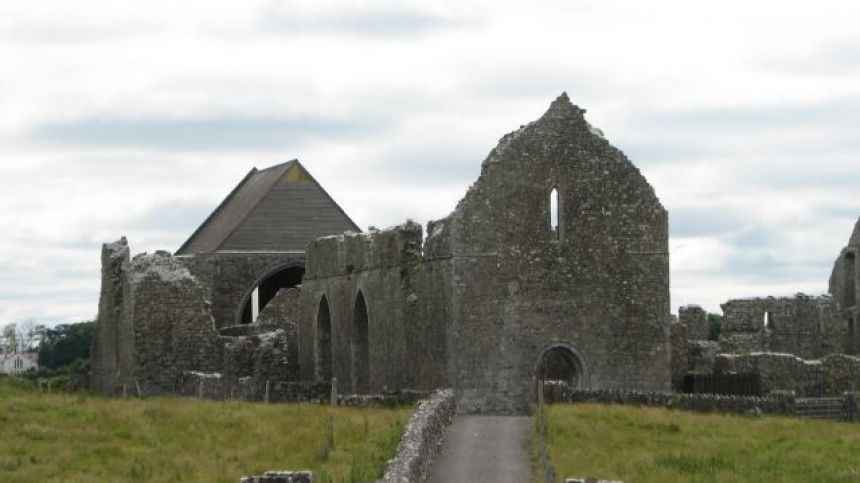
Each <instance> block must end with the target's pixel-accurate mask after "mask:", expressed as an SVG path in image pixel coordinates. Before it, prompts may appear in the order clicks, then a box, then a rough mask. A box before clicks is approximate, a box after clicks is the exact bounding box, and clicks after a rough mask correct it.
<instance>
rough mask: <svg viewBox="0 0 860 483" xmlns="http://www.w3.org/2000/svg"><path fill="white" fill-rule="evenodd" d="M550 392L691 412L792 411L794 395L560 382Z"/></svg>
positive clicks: (559, 398) (562, 397)
mask: <svg viewBox="0 0 860 483" xmlns="http://www.w3.org/2000/svg"><path fill="white" fill-rule="evenodd" d="M557 391H558V392H557V393H554V394H553V400H554V401H555V402H572V403H577V402H587V403H608V404H625V405H633V406H657V407H664V408H669V409H682V410H685V411H694V412H716V413H728V414H793V413H794V397H793V396H790V395H785V394H781V395H771V396H764V397H759V396H734V395H733V396H724V395H719V394H680V393H672V392H658V391H636V390H623V389H570V388H564V387H563V386H560V387H558V388H557Z"/></svg>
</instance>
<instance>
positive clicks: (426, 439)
mask: <svg viewBox="0 0 860 483" xmlns="http://www.w3.org/2000/svg"><path fill="white" fill-rule="evenodd" d="M455 412H456V401H455V399H454V391H453V390H451V389H443V390H438V391H436V392H434V393H433V394H432V395H431V396H430V398H429V399H427V400H425V401H422V402H421V403H419V405H418V409H416V410H415V412H414V413H413V414H412V417H411V418H409V422H408V423H406V427H405V428H404V430H403V436H401V438H400V443H399V444H398V445H397V453H396V455H395V456H394V458H393V459H391V460H389V461H388V464H387V465H386V467H385V475H384V476H383V477H382V479H381V480H378V482H380V483H419V482H422V481H424V480H425V479H426V478H427V471H428V470H429V469H430V463H431V462H432V460H433V457H434V456H435V455H436V454H437V453H438V451H439V447H440V446H441V444H442V437H443V436H444V435H445V430H446V429H447V427H448V426H449V425H450V424H451V420H452V419H453V417H454V413H455Z"/></svg>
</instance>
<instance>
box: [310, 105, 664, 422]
mask: <svg viewBox="0 0 860 483" xmlns="http://www.w3.org/2000/svg"><path fill="white" fill-rule="evenodd" d="M583 113H584V111H582V110H581V109H579V108H577V107H575V106H573V105H572V104H570V101H569V100H568V99H567V97H566V96H564V95H563V96H562V97H560V98H559V99H557V100H556V101H555V102H554V103H553V104H552V106H551V107H550V109H549V111H547V113H546V114H545V115H544V116H543V117H542V118H541V119H539V120H538V121H535V122H534V123H531V124H529V125H528V126H525V127H523V128H522V129H520V130H518V131H516V132H514V133H511V134H509V135H507V136H505V137H504V138H503V139H502V141H501V142H500V144H499V146H497V147H496V148H495V149H494V150H493V151H492V152H491V153H490V156H489V157H488V158H487V159H486V160H485V161H484V164H483V166H482V172H481V176H480V178H479V179H478V181H477V182H476V183H475V184H474V185H473V186H472V187H471V188H470V189H469V191H468V193H467V194H466V196H465V198H463V200H461V201H460V203H459V204H458V205H457V207H456V209H455V211H454V212H453V213H452V214H451V215H449V216H448V217H447V218H444V219H442V220H437V221H434V222H431V223H429V224H428V233H427V239H426V242H425V243H424V244H423V246H422V233H421V227H420V226H418V225H415V224H412V223H407V224H406V225H403V226H400V227H396V228H394V229H391V230H385V231H379V232H371V233H367V234H345V235H342V236H335V237H326V238H322V239H319V240H316V241H314V242H312V243H310V244H309V246H308V257H307V267H306V268H307V271H306V273H305V279H304V281H303V284H302V294H301V301H300V307H301V310H302V315H301V320H302V321H301V322H300V326H299V340H300V344H299V346H300V366H301V367H302V377H303V378H305V379H308V378H312V377H319V376H320V373H321V367H323V366H324V364H321V363H320V358H321V357H322V358H323V359H327V357H329V356H328V354H325V356H322V355H321V354H322V353H323V352H324V351H325V345H326V344H325V343H321V342H320V340H322V339H321V337H322V336H321V335H320V334H324V333H325V330H322V329H319V322H318V321H317V319H318V317H319V315H318V314H320V309H319V307H320V306H321V304H323V303H325V304H327V306H328V309H329V313H330V319H331V327H332V351H331V352H332V355H331V358H332V364H331V366H332V368H333V375H334V376H335V377H336V378H337V380H338V385H339V387H343V388H345V389H344V390H349V389H352V390H355V389H356V385H355V384H353V378H354V377H355V370H354V369H355V367H358V366H359V365H360V364H361V362H360V361H358V362H355V360H356V359H355V356H354V355H353V354H354V353H355V351H354V346H355V344H354V342H353V340H352V339H353V338H354V337H353V334H354V333H357V332H356V329H355V327H356V324H354V319H355V317H356V315H355V308H356V299H357V298H358V295H359V293H360V294H361V296H362V297H363V299H364V300H365V301H366V304H367V310H368V314H369V332H370V338H369V344H370V346H371V347H370V362H369V365H370V387H369V388H368V390H369V391H371V392H379V391H381V390H385V389H397V388H403V387H413V388H419V389H420V388H432V387H438V386H441V385H448V384H450V385H453V387H454V389H455V392H456V394H457V397H458V407H459V408H460V409H461V410H463V411H466V412H479V411H488V412H523V411H526V410H528V409H529V406H530V404H531V402H532V400H533V395H534V389H535V384H536V376H537V368H538V367H539V365H540V363H541V358H542V356H543V355H544V354H546V353H547V351H549V350H550V349H553V350H557V349H559V348H563V350H565V351H568V353H569V354H570V356H571V357H573V358H575V359H576V360H577V366H578V368H579V370H580V371H581V372H582V374H580V380H581V381H582V383H583V384H585V385H589V386H594V387H633V388H650V389H668V388H669V386H670V381H671V374H670V359H671V354H670V341H669V320H670V316H669V267H668V228H667V215H666V211H665V210H664V209H663V207H662V206H661V205H660V202H659V200H658V199H657V197H656V195H655V194H654V191H653V189H652V188H651V186H650V185H648V183H647V182H646V181H645V179H644V178H643V177H642V175H641V174H640V173H639V171H638V170H637V169H636V168H635V167H634V166H633V165H632V164H631V163H630V162H629V161H628V160H627V159H626V158H625V157H624V155H623V154H622V153H621V152H620V151H618V150H617V149H615V148H613V147H612V146H610V145H609V143H608V142H606V140H604V139H603V138H602V137H601V136H600V135H599V134H598V132H597V131H596V130H595V129H593V128H592V127H591V126H589V125H588V123H587V122H586V121H585V119H584V117H583ZM553 189H555V190H557V192H558V196H559V206H560V208H559V223H560V226H559V227H558V229H555V230H554V229H553V228H551V227H550V193H551V192H552V191H553ZM323 301H325V302H323ZM323 325H324V323H323ZM323 338H324V337H323Z"/></svg>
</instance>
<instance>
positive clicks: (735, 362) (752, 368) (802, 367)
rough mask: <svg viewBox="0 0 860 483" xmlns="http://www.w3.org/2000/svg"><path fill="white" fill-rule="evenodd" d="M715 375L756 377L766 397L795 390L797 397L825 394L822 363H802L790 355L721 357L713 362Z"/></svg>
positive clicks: (758, 354) (770, 354)
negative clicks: (772, 393) (731, 374)
mask: <svg viewBox="0 0 860 483" xmlns="http://www.w3.org/2000/svg"><path fill="white" fill-rule="evenodd" d="M714 372H717V373H720V372H736V373H745V374H759V375H761V383H762V391H763V392H764V393H765V394H767V393H771V392H774V391H794V392H795V393H797V395H799V396H821V395H823V394H824V371H823V366H822V364H821V361H818V360H804V359H801V358H800V357H797V356H794V355H792V354H781V353H766V352H753V353H748V354H720V355H718V356H717V358H716V361H715V363H714Z"/></svg>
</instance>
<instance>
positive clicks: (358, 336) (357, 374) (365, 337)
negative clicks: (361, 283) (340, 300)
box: [350, 291, 370, 394]
mask: <svg viewBox="0 0 860 483" xmlns="http://www.w3.org/2000/svg"><path fill="white" fill-rule="evenodd" d="M368 322H369V321H368V318H367V304H366V303H365V301H364V295H363V294H362V293H361V292H360V291H359V292H358V295H357V296H356V297H355V306H354V308H353V311H352V330H351V331H350V355H351V357H350V359H351V364H350V367H351V369H352V374H351V376H352V392H353V393H355V394H367V393H368V392H370V337H369V336H370V330H369V323H368Z"/></svg>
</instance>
